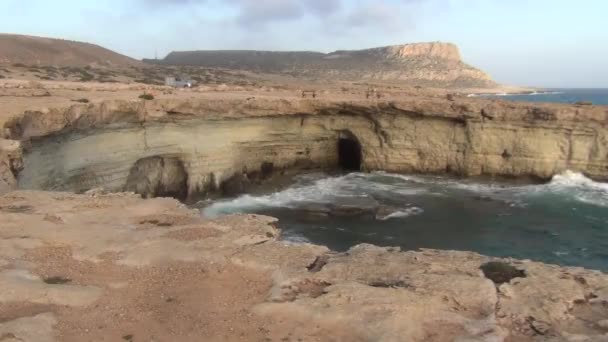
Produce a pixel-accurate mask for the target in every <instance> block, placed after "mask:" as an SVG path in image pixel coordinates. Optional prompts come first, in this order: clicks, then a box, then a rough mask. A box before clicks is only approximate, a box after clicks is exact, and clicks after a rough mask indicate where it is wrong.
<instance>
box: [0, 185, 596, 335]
mask: <svg viewBox="0 0 608 342" xmlns="http://www.w3.org/2000/svg"><path fill="white" fill-rule="evenodd" d="M275 221H276V220H275V219H272V218H269V217H264V216H257V215H241V216H227V217H223V218H220V219H216V220H205V219H203V218H201V217H200V215H199V213H198V212H197V211H195V210H191V209H189V208H187V207H185V206H184V205H182V204H180V203H179V202H177V201H175V200H172V199H163V198H158V199H151V200H142V199H140V198H139V197H137V196H135V195H132V194H128V193H123V194H111V195H104V194H101V193H100V192H95V191H92V192H90V193H89V194H84V195H74V194H69V193H53V192H35V191H32V192H29V191H28V192H25V191H21V192H13V193H9V194H7V195H5V196H3V197H0V341H3V342H5V341H121V340H124V341H152V340H154V341H201V340H204V341H606V340H608V335H606V333H607V328H606V326H607V324H606V320H607V319H608V275H606V274H604V273H601V272H598V271H591V270H585V269H582V268H564V267H558V266H552V265H545V264H541V263H537V262H532V261H518V260H510V259H496V258H490V257H485V256H481V255H478V254H475V253H470V252H455V251H436V250H421V251H415V252H414V251H408V252H402V251H400V250H399V249H398V248H380V247H375V246H371V245H359V246H356V247H353V248H352V249H351V250H350V251H348V252H346V253H332V252H330V251H329V250H328V249H327V248H325V247H322V246H315V245H309V244H290V243H287V242H283V241H281V239H280V231H279V230H278V229H277V228H276V227H275V225H276V222H275ZM488 262H493V263H492V264H490V265H491V267H489V266H487V265H488V264H487V263H488ZM482 265H486V267H484V271H482V270H481V269H480V267H481V266H482ZM505 270H506V271H505ZM503 271H504V274H501V272H503ZM507 271H508V272H507ZM497 273H498V274H499V275H500V276H501V277H496V276H495V275H496V274H497ZM485 274H487V275H488V277H486V275H485ZM489 278H492V279H494V281H496V282H494V281H493V280H491V279H489ZM498 279H500V280H498Z"/></svg>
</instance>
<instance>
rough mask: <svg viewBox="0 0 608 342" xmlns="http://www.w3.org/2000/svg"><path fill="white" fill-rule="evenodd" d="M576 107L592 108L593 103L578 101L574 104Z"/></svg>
mask: <svg viewBox="0 0 608 342" xmlns="http://www.w3.org/2000/svg"><path fill="white" fill-rule="evenodd" d="M574 105H576V106H592V105H593V102H590V101H577V102H575V103H574Z"/></svg>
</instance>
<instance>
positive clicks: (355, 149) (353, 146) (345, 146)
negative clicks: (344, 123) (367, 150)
mask: <svg viewBox="0 0 608 342" xmlns="http://www.w3.org/2000/svg"><path fill="white" fill-rule="evenodd" d="M338 165H339V166H340V168H342V169H343V170H346V171H361V144H359V142H358V141H357V140H356V139H355V138H350V137H348V138H344V137H342V138H340V140H338Z"/></svg>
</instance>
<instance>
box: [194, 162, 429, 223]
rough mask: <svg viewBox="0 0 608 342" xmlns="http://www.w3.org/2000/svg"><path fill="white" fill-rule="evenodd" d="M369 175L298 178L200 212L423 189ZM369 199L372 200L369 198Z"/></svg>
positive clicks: (284, 205) (333, 200)
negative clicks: (279, 188) (279, 187)
mask: <svg viewBox="0 0 608 342" xmlns="http://www.w3.org/2000/svg"><path fill="white" fill-rule="evenodd" d="M372 176H373V175H371V174H363V173H352V174H349V175H345V176H339V177H327V176H326V177H325V178H320V179H317V178H318V177H320V175H314V176H309V177H302V178H300V179H298V180H297V182H296V184H295V185H294V186H292V187H289V188H287V189H285V190H283V191H279V192H275V193H272V194H269V195H265V196H252V195H243V196H240V197H238V198H235V199H232V200H225V201H217V202H215V203H213V204H211V205H210V206H208V207H206V208H205V209H204V210H203V212H202V213H203V215H204V216H206V217H217V216H220V215H225V214H232V213H239V212H247V211H251V210H256V209H263V208H297V207H298V205H301V204H304V203H306V204H309V203H320V204H326V203H336V202H337V203H339V202H348V201H352V200H354V199H370V198H371V197H372V194H391V193H392V194H396V195H406V196H411V195H416V194H420V193H424V192H425V191H426V190H425V189H423V188H420V187H414V186H408V185H407V184H395V185H391V184H383V183H380V182H374V181H373V180H371V179H370V177H372ZM371 199H372V200H373V198H371Z"/></svg>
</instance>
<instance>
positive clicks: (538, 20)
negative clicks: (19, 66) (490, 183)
mask: <svg viewBox="0 0 608 342" xmlns="http://www.w3.org/2000/svg"><path fill="white" fill-rule="evenodd" d="M607 14H608V1H606V0H577V1H573V0H54V1H49V0H0V32H5V33H21V34H32V35H41V36H50V37H57V38H66V39H74V40H82V41H88V42H92V43H96V44H100V45H103V46H105V47H107V48H110V49H113V50H116V51H118V52H120V53H123V54H126V55H129V56H132V57H136V58H142V57H154V54H155V51H158V54H159V56H160V57H163V56H164V55H165V54H166V53H168V52H170V51H172V50H196V49H200V50H204V49H270V50H315V51H324V52H329V51H332V50H338V49H359V48H366V47H376V46H383V45H391V44H403V43H408V42H419V41H449V42H453V43H456V44H457V45H458V46H459V47H460V49H461V52H462V54H463V57H464V59H465V61H466V62H468V63H470V64H472V65H475V66H477V67H479V68H481V69H483V70H484V71H487V72H488V73H490V74H491V75H492V76H493V77H494V78H495V79H496V80H497V81H499V82H502V83H506V84H513V85H529V86H542V87H608V58H607V56H608V17H607V16H606V15H607Z"/></svg>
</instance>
